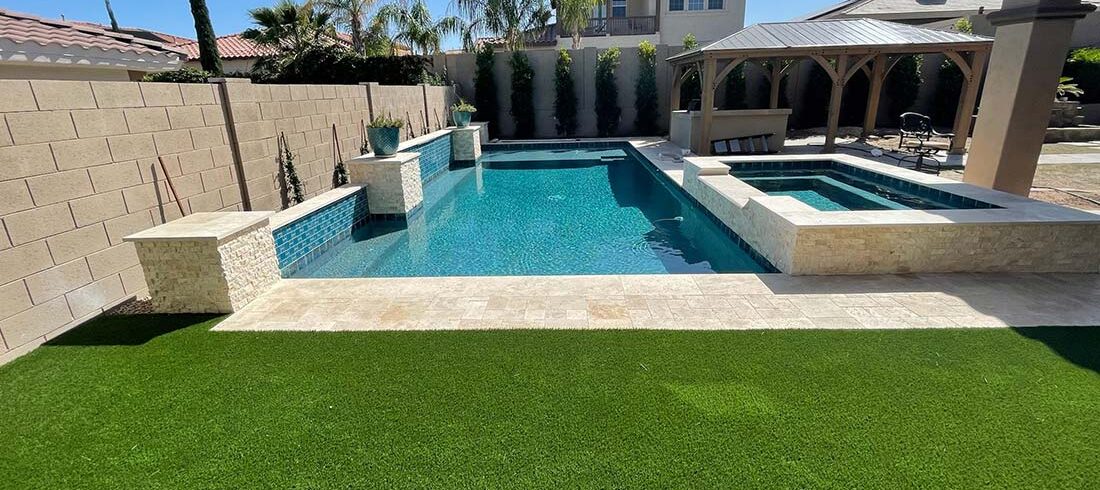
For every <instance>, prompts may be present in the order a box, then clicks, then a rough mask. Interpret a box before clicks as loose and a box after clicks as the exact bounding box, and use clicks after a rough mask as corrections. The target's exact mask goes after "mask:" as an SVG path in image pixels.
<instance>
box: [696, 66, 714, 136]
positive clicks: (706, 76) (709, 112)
mask: <svg viewBox="0 0 1100 490" xmlns="http://www.w3.org/2000/svg"><path fill="white" fill-rule="evenodd" d="M717 68H718V60H716V59H714V58H707V59H705V60H703V83H702V86H703V94H702V95H703V96H702V104H703V118H702V124H701V125H700V126H701V127H700V129H699V153H700V154H701V155H703V156H709V155H710V153H711V148H710V127H711V124H712V123H713V122H714V121H713V120H714V83H715V79H716V78H717V77H716V75H717V71H718V69H717Z"/></svg>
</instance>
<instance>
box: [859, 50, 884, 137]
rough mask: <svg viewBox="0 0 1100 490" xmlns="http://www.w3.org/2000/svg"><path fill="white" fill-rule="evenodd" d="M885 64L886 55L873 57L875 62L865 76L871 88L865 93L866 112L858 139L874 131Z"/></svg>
mask: <svg viewBox="0 0 1100 490" xmlns="http://www.w3.org/2000/svg"><path fill="white" fill-rule="evenodd" d="M886 62H887V57H886V55H884V54H880V55H877V56H875V61H874V62H873V64H872V67H871V68H870V72H869V74H868V76H867V78H869V79H870V80H871V87H870V89H869V90H868V91H867V112H865V113H864V114H863V132H862V133H860V137H861V138H864V139H866V138H867V137H868V136H871V132H873V131H874V130H875V124H876V123H877V122H878V106H879V101H880V100H881V99H882V85H883V82H884V81H885V80H886ZM862 68H864V69H866V68H867V66H866V65H864V66H863V67H862Z"/></svg>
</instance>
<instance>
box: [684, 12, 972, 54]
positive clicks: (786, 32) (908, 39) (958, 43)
mask: <svg viewBox="0 0 1100 490" xmlns="http://www.w3.org/2000/svg"><path fill="white" fill-rule="evenodd" d="M992 44H993V39H992V38H988V37H983V36H975V35H973V34H965V33H961V32H953V31H941V30H938V29H929V28H926V27H919V26H912V25H907V24H899V23H896V22H888V21H884V20H876V19H839V20H814V21H802V22H775V23H768V24H755V25H752V26H749V27H746V28H744V29H742V30H740V31H738V32H736V33H734V34H732V35H730V36H727V37H725V38H723V39H720V40H718V41H715V42H713V43H711V44H708V45H706V46H703V47H702V48H699V49H694V50H691V51H687V52H684V53H680V54H678V55H676V56H673V57H671V58H669V59H668V61H670V62H673V63H676V62H683V61H687V60H693V59H695V58H699V57H701V56H705V55H708V54H728V55H730V56H737V57H741V56H745V55H750V56H751V55H752V54H756V53H760V52H764V51H767V52H768V53H760V54H765V55H768V56H782V55H784V54H785V52H787V51H790V52H802V51H814V52H815V53H818V54H827V53H830V52H834V51H835V52H846V53H849V54H856V53H867V52H871V51H875V52H880V53H891V52H905V53H919V52H921V50H925V49H926V50H928V51H929V52H938V51H942V50H943V49H944V48H945V47H950V48H952V49H954V50H957V51H969V50H972V49H973V48H975V47H980V46H986V45H992ZM750 53H751V54H750Z"/></svg>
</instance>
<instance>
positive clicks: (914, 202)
mask: <svg viewBox="0 0 1100 490" xmlns="http://www.w3.org/2000/svg"><path fill="white" fill-rule="evenodd" d="M728 165H729V166H730V174H731V175H733V176H734V177H737V178H738V179H740V180H742V181H744V182H745V183H747V184H749V185H751V186H753V187H755V188H757V189H759V190H760V191H763V192H765V193H767V194H768V195H772V196H790V197H793V198H795V199H798V200H799V201H802V202H804V203H806V204H809V205H810V206H812V207H814V208H815V209H817V210H820V211H866V210H883V209H897V210H901V209H991V208H996V207H997V206H994V205H992V204H988V203H985V202H982V201H977V200H974V199H970V198H966V197H962V196H959V195H956V194H951V193H948V192H944V191H941V190H938V189H933V188H931V187H928V186H923V185H921V184H917V183H914V182H909V181H906V180H902V179H898V178H895V177H891V176H888V175H884V174H880V173H877V172H871V171H869V170H865V169H862V168H859V167H855V166H852V165H847V164H844V163H841V162H836V161H825V162H734V163H728Z"/></svg>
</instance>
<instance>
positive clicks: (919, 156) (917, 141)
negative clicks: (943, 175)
mask: <svg viewBox="0 0 1100 490" xmlns="http://www.w3.org/2000/svg"><path fill="white" fill-rule="evenodd" d="M900 129H901V139H900V140H899V141H898V151H909V152H912V153H913V155H909V156H906V157H904V158H902V159H901V160H900V161H905V160H907V159H909V158H916V170H917V171H918V172H924V171H925V167H930V168H928V170H933V171H934V172H935V173H937V174H938V173H939V172H940V170H941V168H940V162H939V161H937V160H936V159H934V158H931V157H933V156H935V155H936V154H937V153H939V152H941V151H947V150H948V149H949V148H950V147H951V138H954V137H955V135H954V134H951V133H941V132H939V131H936V128H934V127H932V118H930V117H928V116H926V115H924V114H919V113H916V112H906V113H905V114H902V115H901V128H900ZM937 138H939V139H937ZM926 160H929V161H931V162H934V163H933V164H931V165H928V164H926V163H925V162H926Z"/></svg>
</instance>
